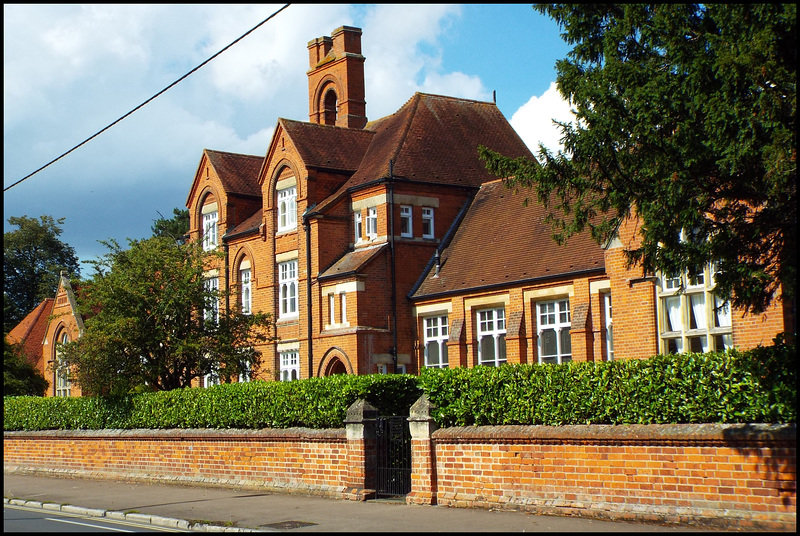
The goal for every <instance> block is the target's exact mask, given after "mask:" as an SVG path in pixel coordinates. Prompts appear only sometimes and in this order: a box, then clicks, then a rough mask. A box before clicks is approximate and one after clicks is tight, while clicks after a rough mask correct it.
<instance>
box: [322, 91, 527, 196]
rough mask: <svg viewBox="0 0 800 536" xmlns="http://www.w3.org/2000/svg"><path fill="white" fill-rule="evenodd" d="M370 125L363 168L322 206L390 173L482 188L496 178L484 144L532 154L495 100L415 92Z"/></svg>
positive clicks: (513, 154)
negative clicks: (371, 134) (483, 158)
mask: <svg viewBox="0 0 800 536" xmlns="http://www.w3.org/2000/svg"><path fill="white" fill-rule="evenodd" d="M365 129H367V130H369V131H372V132H374V134H375V135H374V137H373V138H372V140H371V143H370V144H369V147H368V149H367V150H366V153H365V154H364V157H363V159H362V160H361V162H360V164H359V166H358V170H356V172H355V173H354V174H353V176H352V177H351V178H350V179H349V180H348V181H347V182H346V183H345V184H344V185H343V186H342V187H341V188H340V189H339V191H337V192H336V193H335V194H334V195H332V196H331V197H330V198H329V199H328V200H326V201H325V202H323V203H320V206H319V207H318V210H322V209H323V208H324V206H325V205H326V204H329V203H331V202H333V201H334V200H336V199H337V198H338V197H339V196H341V195H342V194H343V193H344V192H346V191H347V190H350V189H352V188H355V187H358V186H361V185H364V184H367V183H370V182H373V181H375V180H379V179H385V178H388V177H390V173H391V176H392V177H394V178H395V179H397V180H407V181H420V182H426V183H438V184H449V185H455V186H466V187H472V188H477V187H479V186H480V185H481V184H483V183H484V182H487V181H491V180H495V179H496V178H497V177H495V176H494V175H492V174H491V173H489V171H487V169H486V165H485V164H484V163H483V162H482V161H481V160H480V159H479V158H478V146H479V145H484V146H486V147H488V148H490V149H493V150H495V151H498V152H500V153H502V154H503V155H505V156H509V157H512V158H513V157H518V156H525V157H527V158H530V159H533V154H532V153H531V152H530V150H529V149H528V147H527V146H526V145H525V143H524V142H523V141H522V139H521V138H520V137H519V135H518V134H517V133H516V131H514V129H513V128H512V127H511V125H510V124H509V122H508V121H507V120H506V118H505V117H504V116H503V114H502V113H501V112H500V110H499V109H498V108H497V105H496V104H494V103H490V102H479V101H474V100H467V99H458V98H454V97H443V96H439V95H429V94H425V93H416V94H414V96H413V97H412V98H411V99H410V100H409V101H408V102H407V103H406V104H405V105H403V107H402V108H400V109H399V110H398V111H397V112H395V113H394V114H392V115H390V116H387V117H384V118H382V119H380V120H378V121H374V122H372V123H369V124H368V125H367V126H366V127H365ZM390 162H391V163H392V164H391V170H390Z"/></svg>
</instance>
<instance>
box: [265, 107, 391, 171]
mask: <svg viewBox="0 0 800 536" xmlns="http://www.w3.org/2000/svg"><path fill="white" fill-rule="evenodd" d="M278 122H279V124H280V125H281V126H282V127H283V129H284V131H285V132H286V133H287V135H288V136H289V138H290V139H291V140H292V143H293V144H294V146H295V149H297V152H298V153H299V154H300V157H301V158H302V159H303V164H304V165H305V166H306V167H312V168H321V169H329V170H337V171H355V170H356V169H358V166H359V164H360V163H361V159H362V158H363V157H364V153H365V152H366V150H367V147H368V146H369V144H370V142H371V140H372V138H373V137H374V135H375V133H374V132H370V131H368V130H359V129H352V128H342V127H335V126H331V125H319V124H316V123H304V122H301V121H292V120H289V119H283V118H281V119H279V120H278Z"/></svg>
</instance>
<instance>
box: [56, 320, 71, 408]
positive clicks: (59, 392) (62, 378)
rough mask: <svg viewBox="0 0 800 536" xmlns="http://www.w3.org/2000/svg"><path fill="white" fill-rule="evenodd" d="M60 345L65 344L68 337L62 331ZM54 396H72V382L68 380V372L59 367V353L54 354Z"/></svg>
mask: <svg viewBox="0 0 800 536" xmlns="http://www.w3.org/2000/svg"><path fill="white" fill-rule="evenodd" d="M59 339H60V341H59V343H60V344H67V343H68V342H69V335H67V332H66V331H63V332H62V333H61V335H60V336H59ZM56 367H57V369H56V396H59V397H69V396H72V380H70V378H69V370H68V369H67V368H65V367H62V366H61V352H60V351H57V352H56Z"/></svg>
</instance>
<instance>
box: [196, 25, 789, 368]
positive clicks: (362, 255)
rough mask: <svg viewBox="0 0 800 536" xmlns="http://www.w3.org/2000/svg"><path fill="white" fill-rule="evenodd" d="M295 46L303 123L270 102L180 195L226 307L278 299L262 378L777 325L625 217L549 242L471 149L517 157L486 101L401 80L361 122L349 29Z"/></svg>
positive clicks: (664, 348) (492, 359) (674, 340)
mask: <svg viewBox="0 0 800 536" xmlns="http://www.w3.org/2000/svg"><path fill="white" fill-rule="evenodd" d="M308 49H309V71H308V80H309V122H299V121H291V120H287V119H279V120H278V123H277V126H276V128H275V133H274V135H273V137H272V141H271V142H270V145H269V147H268V148H267V151H266V155H265V156H264V157H263V158H262V157H258V156H249V155H238V154H231V153H222V152H216V151H209V150H206V151H204V153H203V157H202V158H201V161H200V165H199V167H198V170H197V173H196V174H195V177H194V181H193V183H192V187H191V190H190V193H189V197H188V199H187V202H186V206H187V207H188V208H189V211H190V214H191V230H190V235H191V238H192V239H193V240H200V241H203V243H204V244H205V245H206V246H207V247H221V248H223V249H224V251H225V253H226V256H225V260H224V261H223V262H221V263H220V265H219V266H218V267H217V268H216V269H214V270H211V271H209V273H208V277H209V279H210V281H211V284H213V285H217V286H218V287H219V288H226V287H227V288H230V289H232V290H233V291H234V294H233V295H234V296H236V298H235V299H233V301H235V302H237V303H228V304H226V305H227V306H230V307H243V308H244V309H245V310H253V311H263V312H270V313H273V314H274V316H275V319H276V322H277V335H278V336H279V338H280V340H279V341H278V342H277V343H272V344H268V345H265V346H264V347H263V348H261V350H262V352H263V365H262V373H261V376H262V377H263V378H265V379H292V378H307V377H309V376H324V375H329V374H335V373H348V374H371V373H379V372H392V371H393V370H398V371H405V372H409V373H418V372H419V370H420V369H421V368H422V367H425V366H438V367H441V366H451V367H453V366H468V367H472V366H476V365H478V364H486V365H499V364H502V363H505V362H514V363H517V362H522V363H526V362H527V363H534V362H558V363H560V362H566V361H569V360H582V361H583V360H607V359H613V358H644V357H648V356H651V355H653V354H656V353H659V352H670V351H673V352H678V351H688V350H693V351H704V350H712V349H721V348H726V347H732V346H735V347H740V348H750V347H753V346H755V345H757V344H770V343H771V342H772V339H773V338H774V337H775V335H777V334H778V333H781V332H783V331H788V330H790V329H791V327H792V326H793V323H792V322H793V321H792V319H791V311H790V309H789V307H788V306H785V304H782V303H781V302H777V304H776V305H774V306H773V307H772V308H771V309H770V310H768V311H767V312H766V313H764V314H763V315H759V316H758V317H753V316H746V315H744V316H743V314H742V312H741V311H736V310H730V308H729V307H727V306H726V305H724V304H722V303H719V301H718V300H717V299H716V298H715V297H714V294H713V288H714V283H713V274H712V273H711V267H708V269H707V270H706V273H705V274H704V277H699V278H695V279H693V280H691V281H690V280H688V279H687V278H686V277H673V278H667V277H661V276H660V275H658V274H656V275H648V274H643V273H642V272H641V270H638V271H637V270H629V269H627V268H626V267H625V263H624V254H623V249H624V248H625V247H626V245H629V243H630V242H631V241H635V240H636V239H637V233H636V222H635V221H631V222H628V223H627V224H626V225H625V226H623V228H622V229H621V230H620V233H619V236H618V238H617V239H616V240H615V241H614V242H613V243H611V244H609V245H607V247H605V248H603V247H600V246H598V245H597V244H595V243H594V242H592V241H591V240H590V239H589V238H588V236H576V237H573V238H572V239H571V240H570V241H569V242H568V243H567V245H565V246H558V245H557V244H556V243H555V242H554V241H553V240H552V239H551V238H550V235H551V231H550V229H549V227H548V226H547V225H546V224H544V223H543V218H544V212H543V209H542V207H540V206H539V205H537V204H535V203H531V204H530V205H529V206H523V198H524V196H523V194H516V193H514V192H512V191H511V190H509V189H507V188H505V187H504V186H503V184H502V182H501V181H498V180H497V178H496V177H494V176H492V175H490V174H489V173H488V172H487V171H486V169H485V166H484V165H483V163H482V162H481V161H480V160H479V158H478V153H477V148H478V146H480V145H484V146H487V147H489V148H491V149H494V150H496V151H498V152H500V153H502V154H504V155H507V156H512V157H516V156H525V157H528V158H533V155H532V154H531V153H530V151H529V150H528V148H527V147H526V146H525V144H524V143H523V142H522V140H521V139H520V138H519V136H518V135H517V134H516V132H514V130H513V128H512V127H511V126H510V124H509V123H508V121H507V120H506V119H505V118H504V117H503V115H502V114H501V113H500V111H499V110H498V108H497V106H496V105H495V104H494V103H488V102H477V101H472V100H465V99H456V98H450V97H443V96H438V95H429V94H421V93H417V94H415V95H414V96H412V97H411V99H409V101H408V102H407V103H406V104H405V105H403V106H402V107H401V108H400V109H399V110H398V111H397V112H395V113H394V114H392V115H390V116H388V117H384V118H381V119H378V120H375V121H368V120H367V117H366V98H365V91H364V61H365V58H364V56H363V55H362V54H361V30H360V29H358V28H351V27H341V28H339V29H337V30H336V31H334V32H333V34H332V36H331V37H322V38H318V39H315V40H313V41H311V42H310V43H309V45H308ZM680 288H682V289H683V291H682V292H681V291H679V290H678V289H680ZM612 297H613V305H614V307H613V315H612Z"/></svg>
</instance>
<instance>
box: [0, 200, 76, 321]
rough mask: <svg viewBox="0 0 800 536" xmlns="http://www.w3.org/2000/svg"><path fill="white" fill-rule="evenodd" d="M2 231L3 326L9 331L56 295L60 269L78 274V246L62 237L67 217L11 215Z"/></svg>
mask: <svg viewBox="0 0 800 536" xmlns="http://www.w3.org/2000/svg"><path fill="white" fill-rule="evenodd" d="M8 223H10V224H11V225H14V226H16V227H18V229H16V230H14V231H8V232H5V233H3V330H4V332H5V333H8V332H9V331H10V330H11V329H12V328H13V327H14V326H16V325H17V324H18V323H19V322H20V321H21V320H22V319H23V318H25V315H26V314H28V313H29V312H30V311H32V310H33V309H34V307H36V306H37V305H38V304H39V303H40V302H41V301H42V300H44V299H45V298H52V297H53V296H55V293H56V289H57V288H58V278H59V274H60V272H61V271H62V270H63V271H66V272H68V273H69V274H73V275H78V274H79V273H80V265H79V264H78V257H76V255H75V249H73V248H72V247H70V246H69V245H67V244H65V243H64V242H62V241H61V240H59V238H58V237H59V236H60V235H61V232H62V229H61V226H62V225H63V224H64V218H59V219H57V220H56V219H54V218H53V217H52V216H46V215H45V216H40V217H39V218H38V219H36V218H29V217H28V216H22V217H15V216H12V217H10V218H8Z"/></svg>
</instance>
